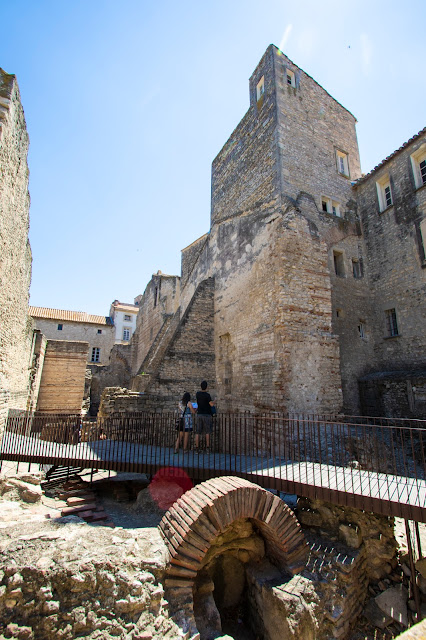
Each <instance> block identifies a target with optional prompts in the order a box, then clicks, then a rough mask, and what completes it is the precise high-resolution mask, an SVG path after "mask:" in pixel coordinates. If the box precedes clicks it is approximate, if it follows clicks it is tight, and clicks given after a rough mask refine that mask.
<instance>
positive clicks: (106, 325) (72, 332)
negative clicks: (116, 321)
mask: <svg viewBox="0 0 426 640" xmlns="http://www.w3.org/2000/svg"><path fill="white" fill-rule="evenodd" d="M29 313H30V316H31V317H32V318H33V320H34V322H35V324H36V327H37V329H38V330H39V331H40V332H41V333H42V334H43V335H44V336H46V338H47V339H48V340H57V341H58V340H66V341H71V342H87V343H88V345H89V348H88V351H87V352H86V354H87V355H86V360H87V362H88V363H90V364H94V365H107V364H108V363H109V359H110V353H111V349H112V347H113V346H114V341H115V327H114V325H113V322H112V319H111V318H109V317H105V316H97V315H92V314H89V313H85V312H83V311H64V310H61V309H47V308H44V307H29Z"/></svg>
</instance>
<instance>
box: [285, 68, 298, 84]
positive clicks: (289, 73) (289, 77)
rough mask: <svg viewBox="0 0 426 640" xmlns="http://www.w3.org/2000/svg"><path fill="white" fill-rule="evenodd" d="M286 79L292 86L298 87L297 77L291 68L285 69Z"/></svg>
mask: <svg viewBox="0 0 426 640" xmlns="http://www.w3.org/2000/svg"><path fill="white" fill-rule="evenodd" d="M285 81H286V83H287V84H288V85H289V86H290V87H294V88H296V77H295V75H294V73H293V71H290V69H286V70H285Z"/></svg>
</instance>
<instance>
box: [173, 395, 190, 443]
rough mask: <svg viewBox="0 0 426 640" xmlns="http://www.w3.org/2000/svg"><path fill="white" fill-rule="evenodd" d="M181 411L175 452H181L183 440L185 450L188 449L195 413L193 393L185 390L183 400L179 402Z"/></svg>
mask: <svg viewBox="0 0 426 640" xmlns="http://www.w3.org/2000/svg"><path fill="white" fill-rule="evenodd" d="M179 411H180V412H181V415H180V416H179V418H178V420H179V423H178V436H177V438H176V444H175V453H179V447H180V445H181V442H182V440H183V452H184V453H186V452H187V451H188V442H189V434H190V433H191V432H192V425H193V418H192V415H193V414H194V413H195V409H194V406H193V404H192V402H191V395H190V394H189V393H188V392H187V391H185V393H184V394H183V396H182V400H181V401H180V402H179Z"/></svg>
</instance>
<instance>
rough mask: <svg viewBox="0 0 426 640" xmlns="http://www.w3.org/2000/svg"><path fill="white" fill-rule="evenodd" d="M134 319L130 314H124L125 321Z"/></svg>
mask: <svg viewBox="0 0 426 640" xmlns="http://www.w3.org/2000/svg"><path fill="white" fill-rule="evenodd" d="M131 320H132V318H131V317H130V316H128V315H125V316H124V322H130V321H131Z"/></svg>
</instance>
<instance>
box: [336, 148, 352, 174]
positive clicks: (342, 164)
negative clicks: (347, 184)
mask: <svg viewBox="0 0 426 640" xmlns="http://www.w3.org/2000/svg"><path fill="white" fill-rule="evenodd" d="M336 161H337V171H338V172H339V173H341V174H342V175H343V176H346V177H348V178H349V162H348V154H347V153H343V151H339V150H338V149H336Z"/></svg>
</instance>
